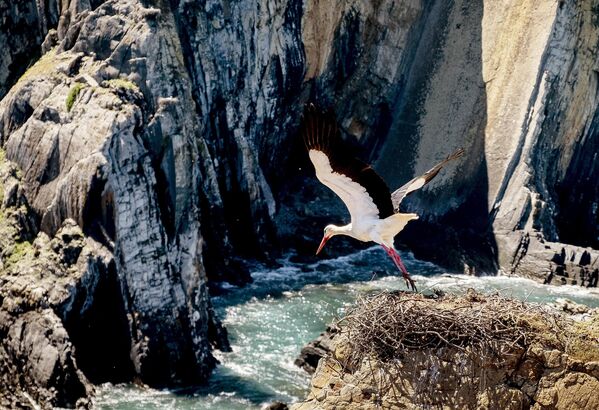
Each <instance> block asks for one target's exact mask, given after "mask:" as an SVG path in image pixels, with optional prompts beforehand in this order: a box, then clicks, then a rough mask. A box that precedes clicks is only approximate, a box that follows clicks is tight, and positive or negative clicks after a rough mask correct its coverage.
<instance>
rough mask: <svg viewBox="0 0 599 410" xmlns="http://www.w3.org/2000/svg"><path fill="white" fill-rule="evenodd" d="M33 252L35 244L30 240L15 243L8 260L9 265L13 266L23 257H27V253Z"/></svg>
mask: <svg viewBox="0 0 599 410" xmlns="http://www.w3.org/2000/svg"><path fill="white" fill-rule="evenodd" d="M32 252H33V246H32V245H31V243H29V242H26V241H25V242H17V243H15V245H14V247H13V250H12V253H11V254H10V256H9V257H8V259H7V260H6V264H7V265H8V266H12V265H14V264H16V263H17V262H19V261H20V260H22V259H25V257H27V255H29V254H31V253H32Z"/></svg>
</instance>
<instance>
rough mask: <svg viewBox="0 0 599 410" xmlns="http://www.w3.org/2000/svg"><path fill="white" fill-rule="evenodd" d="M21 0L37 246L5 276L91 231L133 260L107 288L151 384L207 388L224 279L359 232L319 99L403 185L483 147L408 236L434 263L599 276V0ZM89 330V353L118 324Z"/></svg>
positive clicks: (1, 115) (29, 181) (19, 151)
mask: <svg viewBox="0 0 599 410" xmlns="http://www.w3.org/2000/svg"><path fill="white" fill-rule="evenodd" d="M13 3H15V2H7V1H1V0H0V17H1V18H2V22H3V24H2V26H1V27H0V44H2V45H3V46H4V47H3V51H2V52H1V53H2V54H1V57H2V59H1V60H0V68H2V70H1V71H0V73H1V74H0V96H3V99H2V101H1V102H0V145H1V146H2V148H3V149H4V150H5V151H6V161H8V162H7V163H8V164H10V166H11V167H13V166H16V167H17V168H15V169H18V170H20V171H19V176H20V182H19V183H18V184H16V183H12V182H11V183H10V184H8V182H7V184H8V185H6V186H4V188H3V190H4V191H5V192H9V193H11V194H10V195H8V196H5V198H8V197H14V195H17V194H16V192H17V191H15V190H16V189H17V188H15V187H16V186H18V187H19V188H18V195H19V196H18V197H19V198H20V199H19V201H18V206H17V205H15V204H16V202H15V201H13V202H12V203H8V202H6V199H5V200H4V201H5V203H4V204H3V207H4V209H9V208H10V209H13V208H14V207H15V206H17V207H16V208H14V209H17V210H18V212H16V211H14V212H13V211H10V212H8V211H6V212H7V213H10V214H11V215H13V214H14V215H16V216H15V218H17V216H18V218H17V220H16V221H19V223H20V224H21V225H19V226H20V228H19V232H22V234H21V233H18V234H15V235H16V236H14V238H13V237H11V238H12V239H10V238H9V239H10V241H8V242H6V244H3V245H2V246H3V248H2V249H1V251H2V258H3V259H2V263H3V264H4V265H6V260H7V258H10V257H11V255H13V254H14V251H13V248H14V244H17V243H22V242H23V241H25V242H28V243H29V242H31V241H33V240H35V239H36V238H37V237H39V236H40V235H46V236H47V237H49V238H54V237H55V236H56V235H57V233H58V232H59V230H60V229H61V228H62V227H63V225H64V222H65V221H66V220H67V219H70V220H73V221H75V223H76V224H77V225H78V226H79V228H80V229H81V230H82V234H83V236H84V238H86V240H91V241H94V243H95V244H97V246H98V249H102V251H101V252H100V251H99V250H97V251H91V253H92V254H94V252H99V253H98V254H102V255H103V254H104V252H106V253H107V254H108V255H110V257H111V258H114V260H113V262H111V263H109V264H108V265H107V266H110V268H109V270H110V271H111V272H113V274H110V275H112V276H110V275H109V276H110V277H113V278H114V279H110V280H109V281H108V282H107V284H106V285H102V286H100V287H98V288H97V287H93V288H92V290H91V293H92V294H95V292H99V293H98V295H99V296H98V298H96V299H94V300H96V302H94V306H97V307H102V306H104V305H103V303H105V302H103V300H106V299H105V297H108V296H106V295H111V296H110V297H116V298H117V299H119V300H122V306H120V305H119V307H118V308H115V309H114V310H113V311H111V315H113V317H114V320H115V321H116V322H118V323H123V331H122V338H123V340H124V342H123V344H122V345H119V346H120V347H119V349H120V350H119V353H118V354H117V355H118V356H119V357H129V359H123V366H130V371H128V373H127V372H126V373H127V374H128V375H129V376H128V377H130V378H133V377H138V378H140V379H141V380H142V381H144V382H146V383H149V384H154V385H163V384H177V383H189V382H196V381H199V380H203V379H205V378H206V377H207V374H208V372H209V370H210V369H211V368H212V366H213V365H214V360H213V359H212V356H211V354H210V342H209V340H213V341H214V343H216V344H218V343H217V341H218V340H220V341H221V342H219V343H220V344H221V345H222V347H223V348H226V344H225V343H224V342H222V341H223V334H222V331H220V330H219V329H220V325H219V324H218V321H217V320H216V319H215V318H214V315H213V314H212V310H211V307H210V301H209V298H208V293H207V279H211V280H215V281H220V280H227V281H229V282H232V283H238V284H240V283H244V282H247V281H248V280H250V278H249V276H248V274H247V270H246V268H244V267H243V264H242V263H241V262H240V259H238V257H239V256H240V257H258V258H264V259H266V260H268V259H269V257H270V256H272V255H273V254H276V253H277V252H279V251H281V250H285V246H279V245H278V244H279V243H284V244H290V245H292V246H296V247H298V248H300V249H303V248H305V247H307V246H309V247H310V250H311V251H312V249H311V248H312V246H315V245H316V243H315V242H314V241H316V240H318V238H317V237H316V236H317V235H318V234H319V233H320V232H321V229H322V227H323V226H324V225H326V223H328V222H340V221H339V220H337V221H334V220H330V215H331V214H333V213H335V212H338V214H339V215H343V212H344V210H343V205H342V204H341V203H340V202H339V201H338V200H337V199H336V198H334V197H333V196H332V195H330V194H329V193H327V192H326V189H325V188H323V187H322V186H320V185H319V184H318V183H317V181H316V180H315V178H314V177H313V175H312V174H311V172H310V169H311V168H310V167H311V166H310V165H309V164H308V162H307V159H306V155H305V152H304V150H303V147H302V146H301V144H300V143H299V142H298V140H297V138H296V126H297V124H298V122H299V115H300V113H301V111H302V105H303V103H305V102H306V101H308V100H314V101H317V102H319V103H320V104H322V105H325V106H326V105H330V106H333V107H334V108H335V110H336V112H337V115H338V118H339V121H340V123H341V125H342V127H343V129H344V131H346V134H348V136H349V138H348V140H350V141H351V143H353V144H354V145H356V147H358V148H360V149H361V150H362V153H363V155H362V156H363V157H364V158H366V159H371V160H373V161H375V167H376V168H377V170H379V171H380V172H381V173H382V174H383V175H384V177H385V178H386V180H387V181H388V182H389V185H390V186H391V188H395V187H397V186H399V185H400V184H401V183H403V182H405V181H406V180H408V179H409V178H411V177H412V176H413V175H414V174H415V173H419V172H422V171H424V170H426V169H427V168H428V167H429V166H430V165H432V164H433V163H435V162H436V161H438V160H439V159H441V158H442V157H444V156H445V155H446V154H447V153H449V152H451V151H453V149H455V148H457V147H458V146H463V147H465V148H466V155H465V156H464V158H463V159H462V160H460V162H458V163H457V164H453V165H451V166H450V167H449V168H447V169H446V170H445V171H444V173H443V174H442V175H440V176H439V177H438V178H437V179H436V180H435V182H434V183H433V184H432V186H430V188H427V189H426V190H424V192H422V193H419V194H417V195H414V196H413V198H412V199H411V201H409V202H408V203H407V204H406V205H407V208H409V209H411V210H414V211H416V212H418V213H419V214H421V215H422V216H423V217H422V219H421V221H420V222H418V223H413V224H411V225H410V226H409V229H408V230H407V231H406V232H405V235H403V237H402V238H403V240H404V241H405V242H407V243H408V244H409V245H410V246H411V247H412V249H414V251H415V252H416V254H417V255H418V256H422V257H426V258H429V259H433V260H436V261H437V262H440V263H444V264H446V265H449V266H452V267H454V268H460V269H461V268H462V267H464V266H465V265H467V267H468V270H469V271H473V270H475V271H487V272H495V271H496V270H497V269H498V268H500V269H502V270H503V271H505V272H509V273H514V274H519V275H526V276H531V277H536V278H537V279H539V278H541V279H545V278H547V279H548V280H549V281H552V280H554V279H553V278H557V279H559V280H557V283H561V282H568V283H570V282H571V281H572V280H576V283H578V284H583V285H589V284H593V283H595V284H596V279H593V274H594V273H593V272H594V271H593V269H595V268H594V267H590V266H592V263H594V262H595V261H596V259H597V252H596V251H593V250H591V249H586V250H585V249H583V247H585V246H592V247H594V248H599V244H598V243H597V237H598V235H599V231H598V230H599V223H597V222H598V219H597V218H598V217H597V205H598V200H599V191H598V188H597V184H596V183H594V182H593V181H596V180H597V177H599V175H598V174H599V168H598V167H597V161H595V155H596V152H597V145H598V137H597V133H596V131H595V129H596V127H595V125H596V122H597V118H596V117H597V116H596V113H595V111H596V107H597V101H596V98H597V95H596V89H597V81H598V77H597V74H596V73H597V67H596V59H595V57H594V56H595V55H596V54H597V44H598V42H597V13H596V10H597V8H598V4H597V1H596V0H585V1H580V2H557V3H556V2H553V1H542V2H533V1H526V2H511V1H505V2H499V3H498V2H492V1H485V2H483V1H482V0H481V1H475V2H465V1H461V0H456V1H454V2H449V3H448V2H444V1H440V0H402V1H391V0H389V1H387V0H381V1H376V2H372V1H366V0H346V1H342V2H323V1H316V0H305V1H299V0H263V1H258V2H255V1H249V0H243V1H207V2H206V1H178V0H171V1H164V0H153V1H151V0H125V1H116V0H108V1H101V0H43V1H37V2H33V1H31V2H27V1H24V2H17V3H18V4H16V3H15V4H13ZM566 3H567V4H566ZM39 56H41V57H39ZM38 57H39V58H38ZM30 62H35V64H34V65H32V66H29V65H30ZM9 90H10V91H9ZM300 168H301V169H300ZM15 172H16V171H15ZM15 175H16V174H15ZM15 212H16V213H15ZM339 218H340V219H341V218H342V217H341V216H340V217H339ZM273 221H276V223H273ZM15 223H16V222H15ZM276 225H278V226H276ZM560 241H561V242H567V243H568V244H562V243H560ZM440 247H443V249H444V250H446V251H444V252H438V249H439V248H440ZM16 255H17V256H12V257H13V258H18V253H17V254H16ZM579 265H584V266H582V267H581V266H579ZM102 266H104V265H102ZM3 269H6V268H3ZM103 269H105V268H104V267H103V268H94V269H92V271H93V272H101V271H103ZM106 269H108V268H106ZM80 273H81V272H80ZM560 276H561V278H560ZM78 280H81V279H78ZM593 281H594V282H593ZM76 282H77V281H76ZM70 289H71V293H70V295H71V296H68V297H72V298H77V295H78V293H77V290H76V289H78V288H77V286H75V287H73V288H70ZM102 295H104V296H102ZM4 300H5V301H6V300H8V299H4ZM96 303H97V304H96ZM55 309H56V308H55ZM22 313H24V312H21V311H19V312H16V311H14V312H12V313H11V315H13V316H11V317H12V319H11V320H16V318H17V317H18V315H20V314H22ZM58 316H59V317H61V318H62V319H64V320H66V319H65V318H64V317H63V316H62V314H58ZM68 323H69V322H68V321H66V322H65V327H66V330H67V331H68V332H69V335H70V337H71V338H72V339H73V342H74V343H75V345H76V346H75V347H76V348H77V351H82V350H83V351H84V350H85V349H86V347H85V346H87V343H88V342H84V340H88V341H89V340H95V339H97V338H94V337H91V336H90V335H91V334H102V326H104V324H102V325H98V327H96V328H94V330H93V331H91V333H90V335H76V334H75V333H73V332H75V330H74V329H76V327H77V326H75V325H73V326H72V327H69V324H68ZM97 323H100V322H97ZM94 332H95V333H94ZM79 341H81V343H80V345H79ZM78 355H79V353H78ZM83 360H85V359H83ZM90 360H91V359H90ZM190 363H191V365H190ZM82 367H85V366H82ZM117 373H118V372H112V373H111V372H110V371H109V370H106V373H103V374H102V375H93V374H91V375H90V374H88V375H87V376H88V377H89V378H90V379H94V380H93V381H103V380H112V379H113V378H114V377H116V374H117Z"/></svg>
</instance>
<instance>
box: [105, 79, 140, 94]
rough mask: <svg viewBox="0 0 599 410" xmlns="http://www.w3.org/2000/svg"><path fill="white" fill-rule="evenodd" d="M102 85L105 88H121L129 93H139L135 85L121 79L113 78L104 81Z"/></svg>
mask: <svg viewBox="0 0 599 410" xmlns="http://www.w3.org/2000/svg"><path fill="white" fill-rule="evenodd" d="M104 84H105V85H106V86H107V87H111V88H117V89H118V88H122V89H125V90H131V91H137V92H138V91H139V87H138V86H137V85H136V84H135V83H133V82H131V81H129V80H123V79H122V78H114V79H112V80H107V81H104Z"/></svg>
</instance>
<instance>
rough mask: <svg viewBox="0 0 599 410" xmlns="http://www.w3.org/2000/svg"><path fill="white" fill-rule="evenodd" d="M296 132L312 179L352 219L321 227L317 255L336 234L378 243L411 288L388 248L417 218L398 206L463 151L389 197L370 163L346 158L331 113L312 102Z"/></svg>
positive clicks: (391, 250)
mask: <svg viewBox="0 0 599 410" xmlns="http://www.w3.org/2000/svg"><path fill="white" fill-rule="evenodd" d="M301 133H302V136H303V139H304V143H305V144H306V148H307V149H308V155H309V156H310V160H311V161H312V164H313V165H314V169H315V170H316V177H317V178H318V180H319V181H320V182H322V183H323V184H324V185H326V186H327V187H329V188H330V189H331V190H332V191H333V192H335V194H337V195H338V196H339V197H340V198H341V200H342V201H343V202H344V203H345V206H347V209H348V211H349V214H350V217H351V222H350V223H349V224H347V225H345V226H336V225H327V226H326V228H324V236H323V238H322V241H321V242H320V246H319V247H318V250H317V251H316V254H317V255H318V254H319V253H320V251H321V250H322V248H323V247H324V245H325V244H326V243H327V241H328V240H329V239H331V238H332V237H333V236H335V235H346V236H350V237H352V238H355V239H358V240H360V241H363V242H370V241H372V242H375V243H378V244H379V245H381V246H382V247H383V249H385V252H386V253H387V255H389V256H390V257H391V259H392V260H393V262H394V263H395V265H396V266H397V268H398V269H399V271H400V272H401V273H402V275H403V278H404V279H405V281H406V285H407V286H408V288H411V289H413V290H416V286H415V284H414V281H413V280H412V278H411V277H410V274H409V273H408V270H407V269H406V267H405V265H404V264H403V262H402V260H401V258H400V256H399V254H398V253H397V251H396V250H395V249H394V247H393V238H394V237H395V235H397V234H398V233H399V232H401V231H402V230H403V229H404V227H405V226H406V225H407V223H408V222H410V221H411V220H414V219H418V215H416V214H404V213H400V212H399V204H400V203H401V201H402V200H403V199H404V198H405V197H406V196H407V195H409V194H411V193H412V192H414V191H416V190H417V189H420V188H422V187H423V186H424V185H426V184H427V183H429V182H430V181H431V180H432V179H433V178H434V177H435V176H436V175H437V174H438V173H439V171H440V170H441V168H443V166H444V165H445V164H446V163H447V162H449V161H451V160H453V159H456V158H459V157H460V156H461V155H462V154H463V153H464V150H463V149H458V150H456V151H455V152H454V153H453V154H451V155H449V156H448V157H447V158H445V159H444V160H443V161H441V162H440V163H439V164H437V165H435V166H434V167H433V168H431V169H430V170H428V171H427V172H426V173H425V174H423V175H421V176H418V177H416V178H414V179H412V180H411V181H409V182H408V183H406V184H405V185H403V186H402V187H400V188H399V189H397V190H396V191H395V192H393V193H391V192H390V191H389V188H388V187H387V184H385V181H383V179H382V178H381V177H380V176H379V175H378V174H377V173H376V172H375V171H374V170H373V169H372V167H371V166H370V165H368V164H366V163H364V162H362V161H360V160H359V159H357V158H354V157H353V156H352V155H348V153H347V151H346V150H345V147H344V146H343V141H342V140H341V134H340V131H339V127H338V126H337V121H336V119H335V114H334V113H333V112H332V111H328V112H322V111H320V110H319V109H317V108H316V107H315V106H314V105H313V104H309V105H307V106H306V109H305V111H304V118H303V122H302V125H301Z"/></svg>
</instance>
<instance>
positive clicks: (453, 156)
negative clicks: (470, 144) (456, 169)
mask: <svg viewBox="0 0 599 410" xmlns="http://www.w3.org/2000/svg"><path fill="white" fill-rule="evenodd" d="M464 152H466V151H465V150H464V147H460V148H458V149H456V150H455V151H454V152H452V153H451V154H449V156H448V157H447V161H451V160H452V159H458V158H460V157H461V156H462V155H464Z"/></svg>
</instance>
